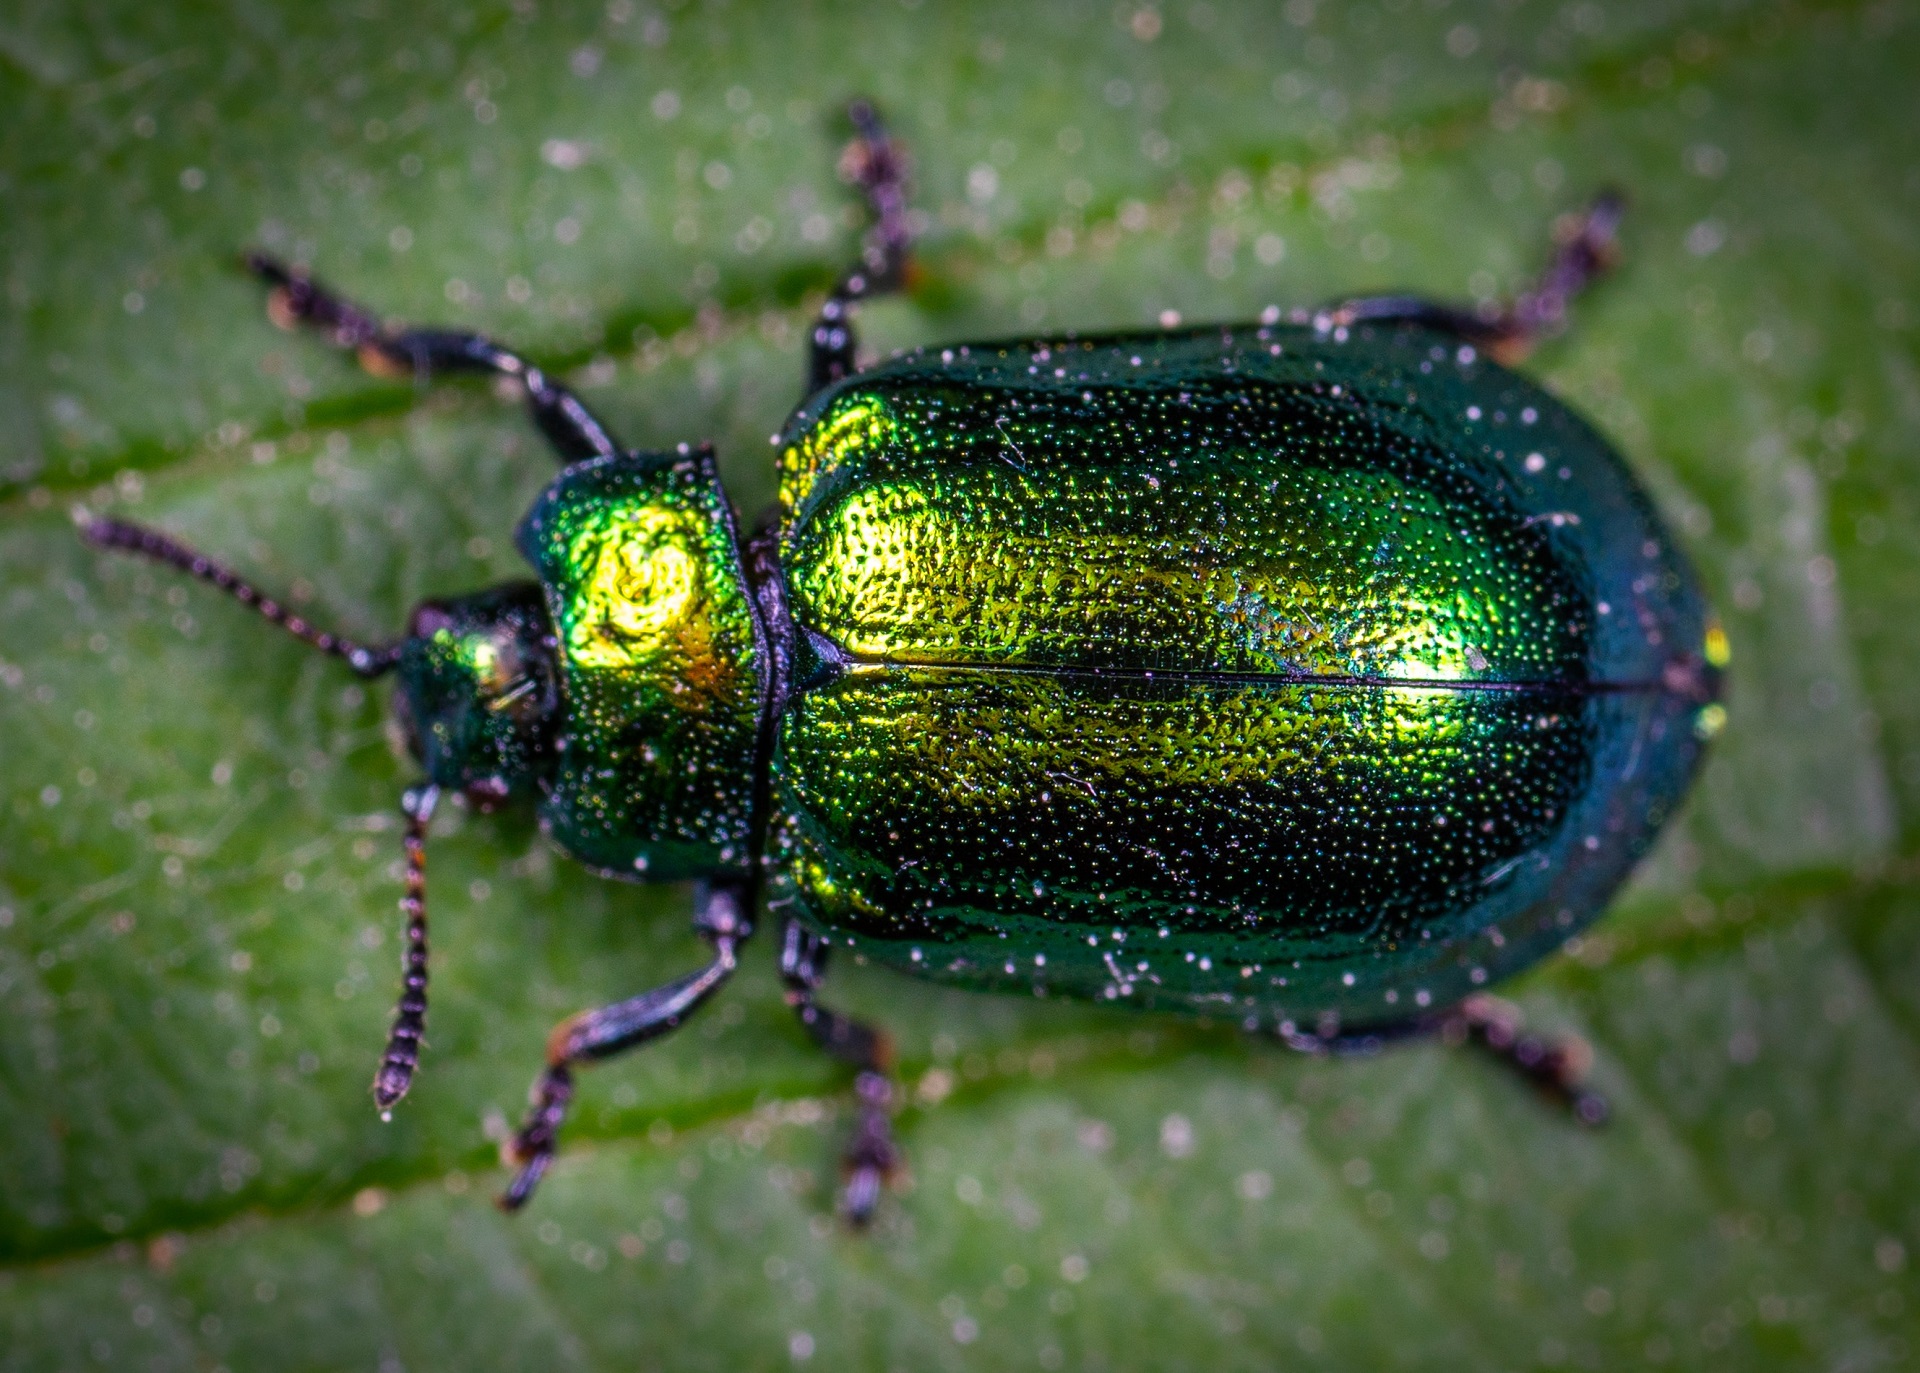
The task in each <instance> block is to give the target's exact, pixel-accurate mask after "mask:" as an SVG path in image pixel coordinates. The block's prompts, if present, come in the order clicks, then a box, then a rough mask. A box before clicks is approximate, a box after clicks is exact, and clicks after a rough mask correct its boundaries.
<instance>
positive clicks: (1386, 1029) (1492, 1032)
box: [1280, 994, 1607, 1126]
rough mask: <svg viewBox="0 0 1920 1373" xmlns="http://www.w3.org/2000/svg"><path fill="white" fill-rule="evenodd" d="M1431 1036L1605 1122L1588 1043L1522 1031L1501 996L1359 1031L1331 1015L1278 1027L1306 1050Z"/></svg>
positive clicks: (1577, 1115)
mask: <svg viewBox="0 0 1920 1373" xmlns="http://www.w3.org/2000/svg"><path fill="white" fill-rule="evenodd" d="M1430 1035H1437V1036H1439V1038H1440V1041H1441V1043H1443V1044H1448V1045H1451V1046H1453V1047H1456V1048H1457V1047H1459V1046H1461V1045H1472V1046H1473V1047H1475V1048H1477V1049H1480V1050H1482V1051H1484V1052H1486V1053H1489V1054H1491V1055H1492V1056H1493V1057H1494V1058H1495V1059H1496V1060H1497V1061H1498V1062H1500V1063H1501V1064H1503V1065H1505V1066H1506V1067H1507V1068H1509V1069H1511V1070H1512V1071H1514V1072H1516V1073H1518V1074H1519V1075H1520V1076H1521V1077H1523V1078H1525V1079H1526V1080H1527V1082H1528V1083H1529V1084H1530V1085H1531V1086H1533V1087H1534V1088H1535V1089H1537V1090H1538V1091H1540V1092H1541V1093H1543V1094H1544V1095H1546V1096H1548V1097H1549V1098H1551V1099H1552V1100H1554V1101H1557V1102H1559V1103H1560V1104H1561V1105H1562V1106H1565V1107H1566V1108H1567V1109H1568V1110H1569V1111H1571V1112H1572V1113H1573V1118H1574V1119H1575V1120H1577V1121H1579V1122H1580V1124H1582V1125H1589V1126H1597V1125H1604V1124H1606V1120H1607V1099H1606V1098H1605V1097H1603V1096H1601V1095H1600V1094H1599V1093H1598V1092H1596V1091H1594V1090H1592V1089H1591V1088H1590V1087H1587V1086H1585V1085H1584V1084H1585V1081H1586V1076H1587V1072H1588V1070H1589V1069H1590V1068H1592V1066H1593V1050H1592V1048H1591V1047H1589V1045H1588V1044H1587V1042H1586V1041H1585V1040H1584V1039H1580V1038H1579V1037H1577V1036H1573V1035H1568V1036H1563V1037H1560V1038H1553V1039H1549V1038H1545V1037H1542V1036H1540V1035H1530V1034H1527V1033H1525V1032H1524V1031H1523V1030H1522V1028H1521V1022H1520V1011H1519V1008H1518V1007H1516V1006H1514V1005H1513V1003H1511V1002H1508V1001H1502V1000H1501V999H1500V998H1499V997H1495V996H1487V995H1485V994H1481V995H1477V996H1470V997H1468V998H1467V999H1466V1000H1465V1001H1462V1002H1461V1003H1460V1004H1459V1005H1458V1006H1455V1007H1453V1008H1452V1009H1451V1010H1448V1011H1444V1012H1442V1013H1441V1014H1439V1015H1437V1016H1433V1017H1430V1018H1421V1019H1418V1020H1399V1021H1394V1022H1392V1023H1390V1024H1387V1025H1374V1026H1369V1027H1368V1028H1366V1029H1364V1030H1357V1031H1342V1030H1341V1028H1340V1026H1339V1023H1338V1021H1336V1020H1333V1019H1331V1018H1329V1019H1328V1020H1327V1021H1326V1022H1324V1023H1323V1024H1322V1025H1320V1026H1319V1027H1318V1028H1317V1029H1314V1030H1297V1029H1295V1028H1294V1025H1293V1022H1291V1021H1287V1022H1285V1023H1283V1024H1282V1025H1281V1026H1280V1039H1281V1042H1282V1043H1284V1044H1285V1045H1286V1046H1287V1047H1288V1048H1289V1049H1293V1050H1295V1051H1297V1052H1299V1053H1305V1054H1329V1053H1331V1054H1375V1053H1378V1052H1379V1051H1380V1050H1381V1049H1383V1048H1385V1047H1386V1046H1387V1045H1388V1044H1391V1043H1396V1042H1401V1041H1405V1040H1410V1039H1417V1038H1425V1037H1427V1036H1430Z"/></svg>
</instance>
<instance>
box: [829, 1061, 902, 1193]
mask: <svg viewBox="0 0 1920 1373" xmlns="http://www.w3.org/2000/svg"><path fill="white" fill-rule="evenodd" d="M853 1094H854V1098H855V1099H856V1100H857V1101H858V1102H859V1103H860V1105H859V1114H858V1115H857V1116H856V1117H855V1120H854V1126H853V1136H852V1138H851V1139H849V1140H848V1141H847V1149H846V1154H845V1156H844V1159H843V1166H842V1178H843V1181H842V1187H841V1193H840V1211H841V1214H842V1215H844V1216H845V1217H846V1219H847V1224H848V1225H850V1226H852V1227H853V1228H854V1229H856V1230H862V1229H865V1228H866V1227H867V1226H868V1225H870V1224H871V1223H872V1221H873V1216H874V1212H875V1211H876V1210H877V1209H878V1208H879V1205H880V1194H881V1192H882V1190H883V1189H884V1188H885V1187H886V1185H887V1184H888V1183H889V1182H890V1181H892V1179H893V1177H894V1175H895V1174H896V1173H898V1172H899V1170H900V1149H899V1146H898V1145H896V1144H895V1143H894V1142H893V1121H892V1108H893V1083H892V1080H891V1079H889V1078H888V1077H887V1075H886V1074H885V1073H880V1072H863V1073H861V1074H860V1075H859V1076H858V1077H856V1078H855V1079H854V1081H853Z"/></svg>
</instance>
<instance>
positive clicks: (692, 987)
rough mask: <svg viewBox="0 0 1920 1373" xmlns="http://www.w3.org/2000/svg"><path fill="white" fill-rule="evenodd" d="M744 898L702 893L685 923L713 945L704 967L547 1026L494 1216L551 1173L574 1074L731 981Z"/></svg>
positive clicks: (738, 891)
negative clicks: (543, 1058) (510, 1174)
mask: <svg viewBox="0 0 1920 1373" xmlns="http://www.w3.org/2000/svg"><path fill="white" fill-rule="evenodd" d="M751 896H752V893H751V891H750V890H749V889H748V887H747V885H746V884H744V883H713V884H712V885H709V886H704V887H702V888H701V891H700V895H699V897H698V907H697V909H696V911H695V913H694V918H693V923H694V929H695V930H697V931H698V932H699V934H700V935H701V937H703V938H704V939H706V941H707V942H708V943H710V944H712V945H713V961H712V962H710V963H708V964H707V966H706V967H704V968H701V969H699V970H698V971H696V972H691V973H688V974H687V975H686V976H685V977H681V978H676V979H675V980H674V981H672V982H669V983H667V984H666V985H664V986H661V987H655V988H654V989H653V990H652V991H649V992H642V993H641V994H640V995H639V996H636V997H632V998H630V999H629V1000H626V1001H620V1002H616V1003H615V1004H613V1005H611V1006H602V1007H600V1008H599V1009H597V1010H592V1011H582V1012H581V1013H580V1014H579V1015H576V1016H574V1017H573V1018H572V1019H570V1020H563V1021H561V1022H560V1023H559V1024H558V1025H556V1026H554V1029H553V1033H552V1035H550V1036H549V1037H548V1039H547V1066H546V1069H545V1070H544V1071H543V1072H542V1073H541V1074H540V1076H539V1077H538V1078H536V1079H534V1084H533V1091H532V1093H531V1097H532V1101H531V1104H530V1107H529V1109H528V1111H527V1117H526V1120H525V1122H524V1123H523V1124H522V1125H521V1127H520V1129H519V1131H518V1132H517V1133H516V1134H515V1135H514V1136H513V1138H512V1139H510V1140H508V1141H507V1142H506V1144H505V1146H504V1147H503V1148H502V1150H501V1155H502V1157H503V1159H504V1160H505V1161H506V1162H507V1163H508V1164H509V1165H510V1166H514V1167H517V1168H518V1170H519V1171H518V1172H516V1173H515V1174H514V1178H513V1181H512V1182H511V1183H510V1184H509V1185H508V1187H507V1190H506V1192H505V1193H504V1194H503V1195H502V1196H501V1197H500V1206H501V1209H502V1210H506V1211H517V1210H519V1209H520V1208H521V1207H522V1206H524V1205H526V1204H527V1199H528V1198H529V1197H531V1196H532V1195H533V1190H534V1188H535V1187H537V1186H539V1184H540V1179H541V1178H542V1177H544V1176H546V1172H547V1169H548V1168H549V1167H550V1166H551V1165H552V1163H553V1156H554V1153H555V1150H556V1148H557V1146H558V1140H559V1134H560V1125H561V1123H562V1122H563V1121H564V1120H565V1119H566V1115H567V1107H568V1106H569V1105H570V1104H571V1103H572V1101H573V1071H574V1069H575V1068H576V1067H577V1066H579V1065H580V1064H582V1063H586V1062H591V1061H593V1060H595V1059H602V1058H611V1057H612V1056H613V1055H615V1054H618V1053H622V1052H624V1051H625V1050H628V1049H631V1048H634V1047H635V1046H637V1045H640V1044H644V1043H646V1042H647V1041H648V1040H650V1039H658V1038H660V1036H662V1035H664V1034H668V1033H670V1032H671V1031H673V1030H677V1029H678V1028H680V1025H681V1023H682V1022H683V1021H684V1020H685V1019H686V1018H687V1017H688V1016H690V1015H692V1014H693V1013H694V1012H695V1011H696V1010H698V1009H699V1008H700V1006H701V1005H702V1003H704V1002H705V1001H706V1000H707V998H708V997H710V996H712V995H713V994H714V992H716V991H718V990H719V989H720V987H721V985H722V984H723V983H725V982H726V981H727V979H728V978H730V977H732V976H733V971H734V968H735V967H736V966H737V960H736V954H737V952H738V950H739V946H740V945H741V944H742V943H744V942H745V941H746V939H747V937H748V936H749V935H750V934H752V933H753V927H752V925H751V924H749V923H748V918H747V917H748V912H749V911H751V910H752V908H753V907H752V901H751Z"/></svg>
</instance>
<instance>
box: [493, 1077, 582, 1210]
mask: <svg viewBox="0 0 1920 1373" xmlns="http://www.w3.org/2000/svg"><path fill="white" fill-rule="evenodd" d="M572 1101H573V1072H572V1070H571V1069H570V1068H568V1067H567V1065H566V1064H564V1063H555V1064H550V1065H548V1067H547V1070H546V1071H545V1072H543V1073H541V1074H540V1076H539V1078H538V1079H537V1080H536V1081H535V1082H534V1086H533V1092H532V1106H531V1109H530V1110H529V1111H528V1112H527V1119H526V1123H525V1124H524V1125H522V1126H521V1127H520V1129H519V1130H518V1131H517V1132H516V1133H515V1134H514V1136H513V1137H512V1138H511V1139H510V1140H508V1141H507V1142H506V1143H505V1144H504V1145H503V1146H502V1148H501V1151H500V1155H501V1161H502V1162H503V1163H505V1164H507V1165H508V1166H509V1167H513V1166H516V1165H517V1166H518V1168H519V1171H518V1172H517V1173H515V1174H514V1177H513V1181H512V1182H511V1183H510V1184H508V1186H507V1190H506V1191H505V1192H503V1193H501V1195H500V1209H501V1210H503V1211H518V1210H519V1209H520V1208H521V1207H522V1206H525V1205H526V1204H527V1200H528V1198H530V1197H531V1196H532V1195H533V1189H534V1188H536V1187H538V1186H539V1185H540V1179H541V1178H543V1177H545V1176H546V1173H547V1168H548V1167H549V1165H551V1164H552V1162H553V1155H554V1150H555V1146H556V1143H557V1141H558V1138H559V1134H560V1122H561V1121H563V1120H565V1119H566V1116H567V1106H568V1105H569V1104H570V1103H571V1102H572Z"/></svg>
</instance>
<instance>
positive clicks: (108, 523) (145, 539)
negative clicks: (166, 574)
mask: <svg viewBox="0 0 1920 1373" xmlns="http://www.w3.org/2000/svg"><path fill="white" fill-rule="evenodd" d="M73 520H74V523H75V524H76V525H78V526H79V528H80V537H81V538H83V539H85V540H86V541H87V542H88V543H90V544H92V545H93V546H94V547H95V548H112V549H118V550H119V551H121V552H123V553H138V554H139V555H140V556H141V557H143V558H152V559H153V560H154V561H155V562H161V563H166V564H167V565H169V566H170V567H177V568H179V569H180V570H181V571H182V572H185V573H187V574H188V575H189V576H192V577H198V578H199V579H200V580H201V581H203V582H206V583H208V584H210V585H212V586H217V587H219V588H220V589H221V590H222V591H224V592H226V593H227V594H228V595H229V596H231V597H233V598H234V599H235V600H236V601H239V602H240V603H241V604H242V605H245V606H251V607H252V608H253V609H254V610H257V611H258V612H259V613H260V614H261V615H262V616H264V617H265V618H266V619H267V620H268V621H270V622H271V623H273V624H276V625H278V626H280V628H282V629H284V630H286V631H287V633H289V634H291V635H293V637H294V638H296V639H298V640H300V641H301V642H302V643H305V644H311V645H312V646H313V647H315V648H317V649H319V650H320V651H321V652H322V653H330V654H332V655H333V656H334V657H336V658H339V659H341V660H343V661H344V662H345V663H346V664H347V666H348V667H350V668H352V669H353V670H354V671H355V672H357V673H359V674H360V675H361V676H362V677H379V676H382V675H383V674H385V673H388V672H391V671H392V670H393V669H394V667H395V666H396V665H397V664H398V663H399V661H400V646H399V645H398V644H386V645H383V646H381V647H378V648H369V647H368V646H367V645H365V644H361V643H356V642H354V641H353V640H352V639H347V638H343V637H342V636H340V635H338V634H330V633H328V632H327V631H326V630H324V629H317V628H315V627H314V626H313V625H311V624H309V623H308V622H307V621H306V620H305V619H303V618H301V617H300V616H299V615H296V614H295V613H294V612H293V611H291V610H288V609H287V608H286V607H285V606H283V605H281V604H280V602H278V601H276V600H274V599H273V597H271V596H268V595H266V594H265V593H263V592H262V591H260V589H259V588H258V587H255V586H254V585H252V584H251V583H250V582H247V581H245V580H244V579H243V578H241V576H240V575H239V574H238V573H237V572H235V571H234V570H233V569H232V568H230V567H225V566H223V565H222V564H220V563H217V562H215V561H214V560H213V559H212V558H209V557H207V555H206V554H204V553H199V552H196V551H194V550H193V549H191V548H189V547H187V546H186V545H185V544H183V543H181V542H180V541H179V540H177V539H175V538H173V537H172V536H170V535H167V534H163V533H161V532H160V531H159V530H157V529H150V528H148V527H147V526H146V525H143V524H134V523H133V522H132V521H130V520H115V519H109V518H108V517H106V516H105V515H95V514H93V513H92V512H91V511H89V510H85V509H82V508H79V507H76V508H75V510H74V512H73Z"/></svg>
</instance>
